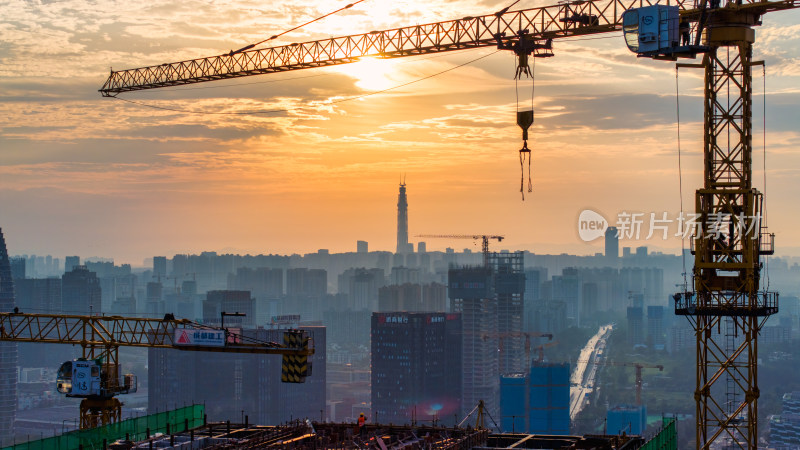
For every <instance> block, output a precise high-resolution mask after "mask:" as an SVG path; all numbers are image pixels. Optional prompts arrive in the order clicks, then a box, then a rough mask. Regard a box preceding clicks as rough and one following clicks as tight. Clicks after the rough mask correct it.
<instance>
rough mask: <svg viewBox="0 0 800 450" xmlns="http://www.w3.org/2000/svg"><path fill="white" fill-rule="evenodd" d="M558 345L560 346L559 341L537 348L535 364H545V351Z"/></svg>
mask: <svg viewBox="0 0 800 450" xmlns="http://www.w3.org/2000/svg"><path fill="white" fill-rule="evenodd" d="M556 345H558V341H555V342H548V343H545V344H542V345H539V346H537V347H536V352H537V356H536V360H535V361H534V362H535V363H536V364H541V363H543V362H544V349H546V348H550V347H555V346H556Z"/></svg>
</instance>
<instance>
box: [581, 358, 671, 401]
mask: <svg viewBox="0 0 800 450" xmlns="http://www.w3.org/2000/svg"><path fill="white" fill-rule="evenodd" d="M581 362H587V361H581ZM588 363H589V364H592V365H595V366H617V367H634V368H636V381H635V385H634V386H635V387H636V405H637V406H641V404H642V370H644V369H658V370H659V372H663V371H664V366H663V365H661V364H646V363H638V362H622V361H607V360H604V361H598V360H594V361H588Z"/></svg>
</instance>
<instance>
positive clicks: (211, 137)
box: [0, 0, 800, 264]
mask: <svg viewBox="0 0 800 450" xmlns="http://www.w3.org/2000/svg"><path fill="white" fill-rule="evenodd" d="M549 3H554V2H543V1H529V2H525V3H520V4H519V5H517V7H519V8H529V7H534V6H541V5H544V4H549ZM505 6H507V4H506V3H504V2H500V1H490V2H479V1H476V0H465V1H458V2H447V3H438V4H437V3H433V4H431V3H430V2H420V1H416V0H414V1H401V2H391V3H389V2H385V1H379V0H369V1H367V2H364V3H361V4H358V5H355V6H354V7H353V8H350V9H349V10H347V11H346V12H345V13H343V14H340V15H334V16H331V17H329V18H327V19H325V20H322V21H320V22H317V23H315V24H314V25H313V26H308V27H305V28H302V29H300V30H297V31H294V32H292V33H290V34H288V35H286V36H283V37H281V38H279V39H277V40H275V41H273V42H276V43H277V44H287V43H292V42H303V41H307V40H313V39H319V38H326V37H329V36H339V35H347V34H353V33H359V32H366V31H370V30H379V29H388V28H393V27H397V26H404V25H413V24H417V23H428V22H435V21H438V20H446V19H453V18H459V17H463V16H464V14H473V15H479V14H491V13H493V12H495V11H497V10H500V9H502V8H503V7H505ZM331 9H332V5H331V4H330V3H328V2H322V1H319V0H315V1H312V2H305V3H304V4H303V5H302V6H301V5H298V4H281V5H270V6H269V7H268V8H265V7H264V6H263V5H260V4H251V3H249V2H247V1H245V0H235V1H231V2H224V3H213V4H206V3H202V2H195V3H185V2H175V1H172V0H170V1H167V2H158V3H156V2H152V1H150V0H145V1H143V2H137V3H136V4H131V5H126V6H125V7H122V6H120V5H118V4H116V3H112V2H100V3H98V4H95V5H93V6H91V7H89V6H87V5H86V4H85V3H83V2H79V1H77V0H67V1H64V2H51V3H47V4H44V3H43V4H34V3H25V2H18V1H12V2H8V3H6V4H4V5H0V17H2V19H0V26H2V27H3V29H4V43H6V45H4V48H3V50H2V51H0V57H2V60H3V67H2V68H0V74H2V76H1V77H0V98H2V102H0V111H2V113H3V114H0V146H2V148H3V149H4V151H3V152H2V155H0V175H2V177H1V178H0V179H2V182H0V206H2V208H3V211H4V212H5V214H4V216H3V218H2V222H3V223H2V225H3V228H4V230H5V231H6V234H7V236H8V246H9V251H10V252H11V253H12V254H22V253H26V254H44V253H52V254H58V255H67V254H79V255H85V256H92V255H96V256H100V257H108V256H112V255H113V256H114V257H115V258H116V259H117V260H118V261H120V262H129V263H133V264H138V263H140V262H141V261H142V260H143V259H144V258H147V257H150V256H152V255H153V254H175V253H192V252H199V251H203V250H216V251H219V252H226V251H230V252H238V253H261V252H267V253H280V254H290V253H294V252H298V253H308V252H313V251H316V250H317V249H319V248H328V249H330V250H331V251H334V252H341V251H346V250H349V249H351V248H355V242H356V241H357V240H365V241H368V242H369V243H370V244H371V248H372V249H382V250H391V249H392V248H394V247H395V235H394V233H393V232H392V230H393V229H394V228H395V225H396V215H395V208H396V204H395V199H396V195H397V193H396V182H397V181H396V180H397V178H398V175H399V174H403V173H406V174H408V175H407V176H408V179H407V181H408V183H409V187H410V191H409V204H410V206H409V214H410V223H409V237H410V238H411V239H414V238H413V236H414V235H415V234H417V233H420V234H422V233H454V234H456V233H467V234H468V233H498V234H503V235H505V236H506V240H505V241H504V246H503V248H507V249H509V250H531V251H535V252H540V253H547V252H558V251H559V250H560V249H563V250H561V251H568V252H574V253H583V254H587V253H594V252H599V251H602V243H600V242H593V243H592V244H585V243H583V242H582V241H580V240H579V238H578V235H577V230H576V222H577V217H578V215H579V214H580V212H581V211H582V210H584V209H593V210H596V211H599V212H601V213H603V214H604V215H605V216H606V218H607V219H609V220H611V219H612V218H613V217H615V216H616V214H618V213H619V212H622V211H638V212H644V213H649V212H654V213H658V214H660V213H661V212H668V213H669V215H670V216H671V217H674V216H675V215H676V212H677V211H678V209H679V208H680V198H679V186H678V179H679V174H678V160H677V138H678V133H677V129H676V128H677V127H676V125H677V124H676V119H675V117H676V113H677V111H676V98H675V90H676V89H675V68H674V65H673V64H670V63H666V62H659V61H645V60H643V59H642V58H637V57H636V55H634V54H632V53H630V52H629V51H628V50H627V49H625V47H624V43H623V38H622V37H621V36H620V35H619V33H612V34H609V35H604V36H601V37H600V38H592V39H580V38H575V39H573V38H570V39H564V40H559V41H558V42H557V43H556V45H555V50H554V51H555V55H556V56H555V57H554V58H547V59H539V60H536V61H535V67H534V73H535V76H536V85H535V97H534V100H533V106H534V109H535V111H536V114H535V122H534V125H533V127H532V129H531V138H530V139H529V146H530V147H531V148H532V149H533V163H532V172H533V193H531V194H528V195H526V200H525V201H524V202H523V201H522V200H521V198H520V194H519V181H520V165H519V160H518V157H519V154H518V150H519V148H520V146H521V132H520V130H519V128H518V127H517V126H516V125H515V110H516V109H517V106H518V105H517V103H516V100H515V99H516V98H517V94H519V98H520V105H521V106H522V107H525V106H527V105H528V103H529V102H530V91H531V88H532V86H531V84H530V83H531V82H530V80H522V81H520V83H519V90H518V92H515V90H516V89H515V82H514V80H513V73H514V67H513V66H514V58H513V56H512V55H511V54H507V53H506V52H496V51H495V50H494V49H491V48H486V49H481V50H472V51H461V52H453V53H447V54H440V55H427V56H418V57H411V58H402V59H395V60H385V61H379V60H374V59H373V60H365V61H362V62H359V63H357V64H353V65H344V66H340V67H334V68H323V69H314V70H310V71H299V72H293V73H288V74H274V75H265V76H260V77H253V78H248V79H246V80H238V81H237V80H234V81H223V82H218V83H208V84H204V85H203V86H201V87H199V88H171V89H164V90H159V91H153V92H147V93H138V94H125V95H122V96H121V98H122V99H123V100H128V101H133V102H138V103H143V104H146V105H149V106H153V107H161V108H171V109H174V110H178V111H184V112H176V111H166V110H158V109H153V108H148V107H145V106H141V105H137V104H132V103H127V102H125V101H121V100H113V99H104V98H100V96H99V94H98V93H97V89H98V88H99V87H100V86H101V84H102V82H103V79H104V78H105V77H106V75H107V74H108V69H109V67H113V68H114V69H122V68H130V67H139V66H142V65H147V64H161V63H166V62H172V61H178V60H182V59H188V58H195V57H201V56H210V55H215V54H221V53H224V52H228V51H229V50H230V49H231V48H240V47H241V46H243V45H246V44H248V43H251V42H256V41H259V40H261V39H264V38H265V37H267V36H270V35H273V34H276V32H280V31H282V30H286V29H289V28H291V27H293V26H295V25H297V24H299V23H304V22H305V21H307V20H309V19H311V18H313V17H318V16H320V15H321V14H323V13H326V12H329V11H330V10H331ZM799 17H800V12H799V11H789V12H782V13H781V14H772V15H769V16H767V17H765V19H764V25H763V26H761V27H758V29H757V31H756V32H757V34H758V36H759V41H758V43H757V45H756V47H755V54H754V57H755V58H763V59H764V60H765V61H766V67H767V77H768V80H767V82H766V85H767V91H768V95H767V97H768V98H767V102H766V117H767V118H769V121H768V129H767V132H766V135H765V134H764V133H763V130H762V129H761V128H763V126H762V120H763V118H764V115H765V114H764V111H763V110H762V102H763V97H762V95H761V94H762V91H763V86H762V81H763V78H762V77H761V74H760V72H758V71H756V72H757V73H756V74H755V76H756V78H757V79H756V80H755V83H754V85H755V89H756V92H755V97H754V118H753V119H754V123H755V129H754V143H755V154H754V160H755V166H754V181H755V183H756V185H757V187H758V188H759V189H761V190H762V191H765V192H766V198H767V204H768V205H769V217H770V222H769V224H770V231H771V232H776V233H777V235H778V237H777V240H776V247H777V251H778V253H779V254H781V253H782V252H784V254H800V230H798V229H797V228H796V227H794V226H793V223H795V222H796V220H797V219H799V218H800V217H799V216H798V214H797V212H796V207H795V205H796V201H795V199H794V198H793V194H794V193H795V192H797V191H798V190H800V177H797V176H796V174H797V172H798V170H800V169H796V167H800V152H798V149H797V142H800V133H799V132H798V131H797V130H796V129H795V124H794V119H792V118H793V117H797V116H798V106H797V105H798V104H800V101H798V100H800V91H799V90H798V89H797V88H796V86H797V83H798V78H800V70H798V67H800V63H799V62H798V61H800V59H799V58H798V51H797V50H795V48H796V46H794V45H793V41H794V39H796V38H797V37H800V26H798V25H797V24H796V23H797V22H798V18H799ZM42 39H45V40H47V42H48V45H46V46H42ZM479 58H482V59H480V60H478V59H479ZM461 65H464V66H463V67H457V66H461ZM451 69H454V70H451ZM448 70H449V71H448ZM444 71H448V72H444ZM440 72H443V73H441V75H437V76H434V77H432V78H429V79H425V80H422V79H423V78H426V77H429V76H431V75H434V74H438V73H440ZM417 80H422V81H419V82H416V83H413V84H410V85H407V86H404V87H401V88H398V89H393V90H390V91H386V92H382V93H377V94H373V93H374V92H375V91H376V90H382V89H389V88H392V87H396V86H400V85H403V84H405V83H409V82H412V81H417ZM680 87H681V88H680V92H681V95H680V112H681V124H680V125H681V127H680V129H681V136H680V138H681V147H682V156H683V160H682V166H683V174H682V178H683V204H684V209H686V210H687V211H689V212H691V211H693V209H694V206H693V205H694V189H696V188H697V187H699V185H700V183H701V180H702V177H701V171H702V164H701V157H700V152H699V149H700V147H701V140H702V138H701V121H702V114H701V110H702V101H701V94H702V80H701V79H700V77H699V75H698V74H696V73H694V72H692V71H691V70H682V71H681V75H680ZM365 94H370V95H367V96H365V97H359V98H358V99H357V100H352V101H350V100H348V99H350V98H351V97H355V96H363V95H365ZM342 100H346V101H342ZM275 109H278V110H282V109H286V110H288V111H284V112H278V113H274V114H244V115H229V114H228V113H237V114H238V113H248V112H253V111H255V112H258V113H261V112H264V111H267V110H275ZM186 111H188V112H186ZM763 141H766V142H767V145H768V148H769V152H768V155H767V156H768V158H767V168H768V173H769V175H770V180H769V189H768V190H767V189H764V187H763V181H762V180H763V178H762V168H763V163H762V150H761V144H762V142H763ZM509 217H511V218H513V219H512V220H509ZM431 244H433V245H431V247H432V248H433V249H436V248H445V247H447V246H450V247H454V248H461V247H462V246H461V245H457V246H456V245H451V244H449V243H445V242H441V243H439V242H437V243H431ZM658 244H661V241H659V242H658ZM658 244H656V243H654V242H649V243H647V244H640V245H648V246H650V247H651V248H657V247H660V246H661V245H658ZM620 245H621V246H624V245H625V244H624V243H621V244H620ZM634 246H635V245H634ZM663 247H664V248H665V249H672V251H673V252H678V251H679V249H680V242H679V241H676V240H672V241H668V242H664V245H663Z"/></svg>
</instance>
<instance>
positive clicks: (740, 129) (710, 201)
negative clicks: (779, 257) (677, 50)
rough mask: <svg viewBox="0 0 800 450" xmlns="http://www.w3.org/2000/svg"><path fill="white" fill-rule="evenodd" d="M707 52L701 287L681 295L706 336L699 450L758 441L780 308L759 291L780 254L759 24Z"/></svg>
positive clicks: (679, 309)
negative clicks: (763, 343)
mask: <svg viewBox="0 0 800 450" xmlns="http://www.w3.org/2000/svg"><path fill="white" fill-rule="evenodd" d="M715 32H716V33H717V34H716V37H717V38H718V39H719V41H717V42H713V39H714V37H715V35H714V34H713V33H709V34H710V36H711V39H712V44H716V45H713V46H712V51H710V52H709V53H708V54H706V55H705V57H704V60H703V64H702V67H703V69H704V71H705V106H704V113H705V114H704V115H705V127H704V128H705V136H704V166H705V167H704V178H705V182H704V186H703V188H702V189H698V190H697V193H696V196H695V200H696V204H695V207H696V211H697V213H698V214H699V220H698V223H699V224H700V226H701V228H700V229H698V230H696V234H695V236H694V240H693V243H692V244H693V245H692V250H693V253H694V255H695V266H694V271H693V283H694V289H695V292H694V293H691V292H686V293H681V294H678V295H677V296H676V300H677V302H676V313H677V314H683V315H687V316H689V318H690V321H691V322H692V325H693V326H694V329H695V333H696V338H697V354H696V356H697V367H696V368H697V370H696V376H697V379H696V390H695V394H694V396H695V400H696V414H697V415H696V431H697V448H702V449H708V448H711V446H712V444H714V446H718V445H720V444H722V445H725V446H726V447H728V448H747V449H755V448H757V447H758V428H757V425H758V397H759V389H758V366H757V360H758V333H759V330H760V329H761V326H762V325H763V324H764V321H765V320H766V318H767V317H768V316H769V315H771V314H774V313H775V312H777V310H778V303H777V294H776V293H771V292H763V291H759V289H760V286H759V281H760V269H761V264H760V255H765V254H772V253H773V251H774V250H773V247H772V236H771V235H768V234H767V233H766V228H765V227H763V226H762V224H761V218H762V216H763V195H762V194H761V193H760V192H758V190H756V189H755V188H753V186H752V161H753V159H752V151H753V149H752V123H751V120H752V94H753V89H752V73H751V72H752V70H751V69H752V66H753V65H757V64H760V63H759V62H753V61H752V39H751V36H752V33H751V32H752V30H751V29H750V28H749V27H742V28H740V29H736V30H728V31H726V32H725V33H722V32H719V31H716V30H715Z"/></svg>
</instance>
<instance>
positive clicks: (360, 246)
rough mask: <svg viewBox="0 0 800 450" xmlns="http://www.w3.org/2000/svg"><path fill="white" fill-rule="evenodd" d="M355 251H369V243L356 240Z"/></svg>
mask: <svg viewBox="0 0 800 450" xmlns="http://www.w3.org/2000/svg"><path fill="white" fill-rule="evenodd" d="M356 251H357V252H358V253H367V252H369V243H368V242H367V241H356Z"/></svg>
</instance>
